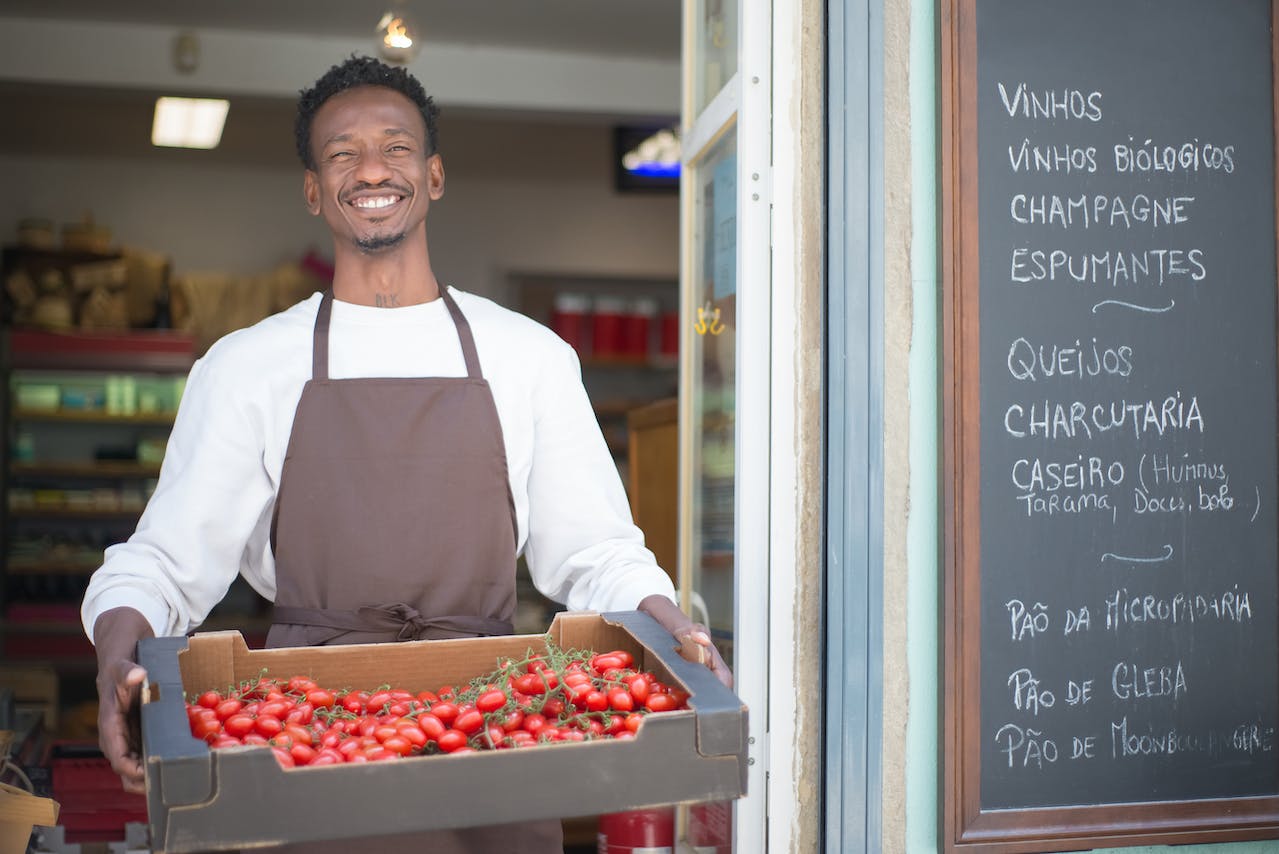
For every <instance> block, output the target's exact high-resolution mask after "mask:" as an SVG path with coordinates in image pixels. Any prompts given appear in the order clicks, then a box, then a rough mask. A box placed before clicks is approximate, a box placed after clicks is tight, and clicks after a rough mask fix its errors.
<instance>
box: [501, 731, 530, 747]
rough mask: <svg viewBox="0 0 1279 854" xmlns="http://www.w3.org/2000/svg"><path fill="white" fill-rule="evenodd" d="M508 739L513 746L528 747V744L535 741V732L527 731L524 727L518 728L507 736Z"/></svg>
mask: <svg viewBox="0 0 1279 854" xmlns="http://www.w3.org/2000/svg"><path fill="white" fill-rule="evenodd" d="M506 740H507V742H509V743H510V745H511V747H526V746H527V745H530V744H534V743H535V739H534V738H533V734H532V733H529V732H525V731H524V730H522V729H517V730H516V731H515V732H513V733H511V734H509V735H508V736H507V737H506Z"/></svg>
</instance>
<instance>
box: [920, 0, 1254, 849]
mask: <svg viewBox="0 0 1279 854" xmlns="http://www.w3.org/2000/svg"><path fill="white" fill-rule="evenodd" d="M947 8H948V9H949V11H950V12H951V17H950V18H949V23H950V25H951V29H950V30H949V31H948V32H949V33H950V34H951V36H952V39H953V40H952V42H951V46H952V47H953V52H952V53H949V54H948V56H949V57H950V58H951V60H952V61H953V62H954V63H955V65H954V67H953V71H954V74H953V76H951V77H950V78H949V79H950V80H951V82H952V83H953V84H954V90H953V91H955V92H956V93H957V96H956V99H955V101H954V102H953V103H952V106H953V107H954V110H953V112H952V114H951V119H952V122H953V124H952V125H951V127H952V128H953V129H954V132H955V135H954V137H953V138H952V139H953V146H948V147H947V149H946V151H945V152H944V153H946V154H949V155H950V159H949V162H948V164H947V165H948V167H949V168H950V169H951V171H950V172H949V175H950V178H951V181H950V182H949V187H950V189H951V193H950V201H949V204H950V209H949V213H948V216H949V217H950V218H949V219H948V223H949V235H950V242H949V244H948V245H947V247H945V248H947V249H948V250H949V254H948V255H947V261H948V262H949V267H948V272H949V281H948V283H947V287H948V293H949V295H950V297H951V299H952V305H953V306H954V310H955V313H954V315H953V318H952V319H951V320H952V322H951V324H950V327H949V328H948V333H947V342H948V346H949V347H950V355H951V356H952V357H953V358H952V359H951V361H950V367H951V370H950V375H951V382H950V383H949V384H948V385H949V386H950V387H952V388H953V389H954V396H953V397H948V414H947V418H948V424H949V425H951V427H952V433H953V435H952V436H950V437H948V439H947V448H948V452H949V454H950V455H951V457H950V463H949V469H950V470H951V472H952V473H953V474H954V481H953V482H952V483H951V484H950V487H949V490H948V499H947V503H948V512H949V513H950V515H951V518H952V520H953V525H952V526H951V528H950V531H951V533H952V534H953V535H954V537H955V542H954V543H953V544H950V545H949V552H948V558H947V568H948V572H949V573H950V574H951V577H950V578H949V579H948V587H947V591H948V597H949V599H948V606H949V607H948V619H949V622H950V625H951V629H952V633H953V634H952V635H951V636H952V638H953V640H954V641H955V642H954V643H953V644H952V646H951V659H950V660H952V661H953V666H952V667H951V668H950V670H951V672H950V673H948V678H947V692H948V694H951V697H950V705H949V707H948V708H950V709H952V710H953V712H954V714H953V715H952V714H950V713H948V716H947V733H948V738H949V741H948V744H947V751H948V753H950V752H954V753H955V754H956V755H955V756H953V757H952V756H948V760H949V761H950V765H951V767H952V768H953V769H954V773H955V775H956V777H955V781H956V785H955V787H954V790H953V791H952V792H951V800H952V801H953V802H952V803H950V804H948V811H947V815H948V818H949V819H952V820H948V822H947V823H948V828H949V830H950V831H951V839H949V840H948V842H951V843H954V844H961V843H964V842H965V841H967V842H971V843H973V844H977V843H980V842H982V841H983V840H985V841H987V842H990V843H992V844H993V843H994V841H996V840H1001V839H1002V840H1005V842H1004V843H1003V844H1008V845H1015V843H1013V842H1008V841H1007V840H1010V839H1012V838H1013V837H1015V836H1016V833H1015V832H1014V833H1013V835H1012V836H1009V835H1008V831H1007V828H1021V829H1023V830H1024V832H1025V836H1026V838H1027V839H1029V840H1034V839H1039V840H1040V842H1039V843H1038V844H1039V845H1041V846H1043V845H1048V847H1033V845H1032V847H1024V846H1023V847H1019V848H1008V849H1007V850H1062V849H1063V848H1067V847H1069V848H1081V847H1093V846H1094V845H1097V844H1120V843H1125V844H1126V843H1128V842H1132V841H1134V839H1133V837H1134V836H1139V837H1143V838H1148V839H1149V840H1151V841H1189V840H1190V839H1192V838H1196V839H1197V838H1202V839H1224V838H1274V837H1275V836H1279V833H1276V830H1275V828H1276V827H1277V826H1279V820H1276V818H1275V816H1276V815H1279V811H1276V809H1275V804H1276V799H1277V797H1279V752H1277V739H1279V734H1277V733H1276V727H1279V533H1277V532H1279V512H1277V509H1279V461H1277V459H1276V448H1277V446H1279V439H1277V436H1279V423H1277V418H1276V412H1277V409H1279V406H1277V400H1279V397H1277V393H1276V389H1277V387H1279V383H1277V374H1276V361H1277V359H1276V353H1277V352H1279V350H1277V347H1276V237H1275V229H1276V216H1275V156H1276V155H1275V115H1274V102H1275V94H1274V93H1275V82H1274V70H1273V60H1272V55H1273V52H1274V34H1273V27H1272V20H1273V15H1274V13H1273V10H1272V7H1271V3H1270V2H1269V0H1264V1H1263V0H1231V2H1229V3H1221V2H1213V0H1072V2H1070V3H1062V2H1052V0H969V2H958V3H952V4H950V5H949V6H948V7H947ZM943 53H944V54H947V51H945V50H944V51H943ZM943 58H944V59H946V58H947V56H944V57H943ZM944 171H945V169H944ZM961 698H962V699H961ZM961 756H962V761H961V758H960V757H961ZM1178 802H1180V805H1179V806H1176V807H1174V806H1172V805H1173V804H1177V803H1178ZM1187 802H1190V803H1193V804H1195V805H1196V807H1195V808H1194V809H1190V808H1188V807H1187ZM1209 803H1215V804H1230V805H1231V806H1230V807H1207V806H1205V805H1207V804H1209ZM1121 804H1122V805H1125V806H1124V807H1123V808H1122V809H1119V808H1117V807H1116V808H1114V809H1113V810H1111V811H1110V812H1107V809H1106V808H1107V807H1108V806H1111V805H1121ZM1134 805H1137V806H1134ZM1085 807H1086V808H1089V809H1080V808H1085ZM1214 810H1216V811H1219V812H1220V815H1217V814H1216V813H1215V812H1214ZM1241 815H1244V816H1246V819H1247V821H1248V822H1251V825H1252V826H1251V827H1250V828H1249V829H1248V830H1246V831H1244V830H1241V829H1240V828H1241V827H1242V825H1241V824H1240V816H1241ZM1036 816H1038V818H1036ZM1168 821H1171V824H1169V823H1168ZM1072 824H1073V825H1076V827H1075V828H1074V831H1073V834H1074V835H1073V836H1072V838H1071V840H1070V843H1069V844H1068V845H1061V844H1060V843H1053V844H1048V843H1045V842H1043V841H1042V839H1043V838H1044V837H1045V836H1052V835H1071V834H1063V833H1062V829H1063V828H1064V827H1069V826H1071V825H1072ZM983 828H984V829H983ZM1049 828H1056V830H1051V831H1050V830H1049ZM1195 832H1200V835H1198V836H1193V835H1192V836H1187V835H1186V834H1193V833H1195ZM1170 833H1177V834H1180V835H1179V836H1176V837H1175V838H1172V837H1169V836H1168V834H1170ZM1222 833H1226V834H1229V835H1224V836H1223V835H1221V834H1222ZM983 834H984V835H983ZM1001 834H1002V835H1001ZM1081 834H1083V835H1081ZM1089 835H1091V836H1089ZM1054 846H1055V847H1054Z"/></svg>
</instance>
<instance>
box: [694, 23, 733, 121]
mask: <svg viewBox="0 0 1279 854" xmlns="http://www.w3.org/2000/svg"><path fill="white" fill-rule="evenodd" d="M694 15H695V17H694V20H693V26H694V29H695V36H694V41H693V51H694V53H693V68H692V72H693V78H694V83H693V114H694V115H696V114H698V113H701V112H702V110H704V109H706V106H707V105H708V104H709V103H710V102H711V100H712V99H713V98H714V97H715V95H716V94H717V93H718V92H719V90H720V89H723V88H724V85H725V84H726V83H728V81H729V80H731V79H733V75H734V74H735V73H737V0H696V2H695V10H694Z"/></svg>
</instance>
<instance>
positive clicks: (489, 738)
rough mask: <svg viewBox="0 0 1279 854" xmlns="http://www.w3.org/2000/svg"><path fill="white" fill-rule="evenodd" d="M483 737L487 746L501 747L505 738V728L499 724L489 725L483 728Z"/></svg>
mask: <svg viewBox="0 0 1279 854" xmlns="http://www.w3.org/2000/svg"><path fill="white" fill-rule="evenodd" d="M484 737H485V739H486V743H487V744H488V746H489V747H501V746H502V742H503V741H505V739H506V730H504V729H502V728H501V727H500V726H490V727H487V728H486V729H485V730H484Z"/></svg>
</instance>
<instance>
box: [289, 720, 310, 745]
mask: <svg viewBox="0 0 1279 854" xmlns="http://www.w3.org/2000/svg"><path fill="white" fill-rule="evenodd" d="M284 734H285V735H287V736H288V737H289V738H291V739H293V743H294V744H313V743H314V742H315V736H313V735H312V734H311V731H310V730H309V729H307V728H306V727H304V726H299V725H297V724H286V725H285V727H284Z"/></svg>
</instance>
